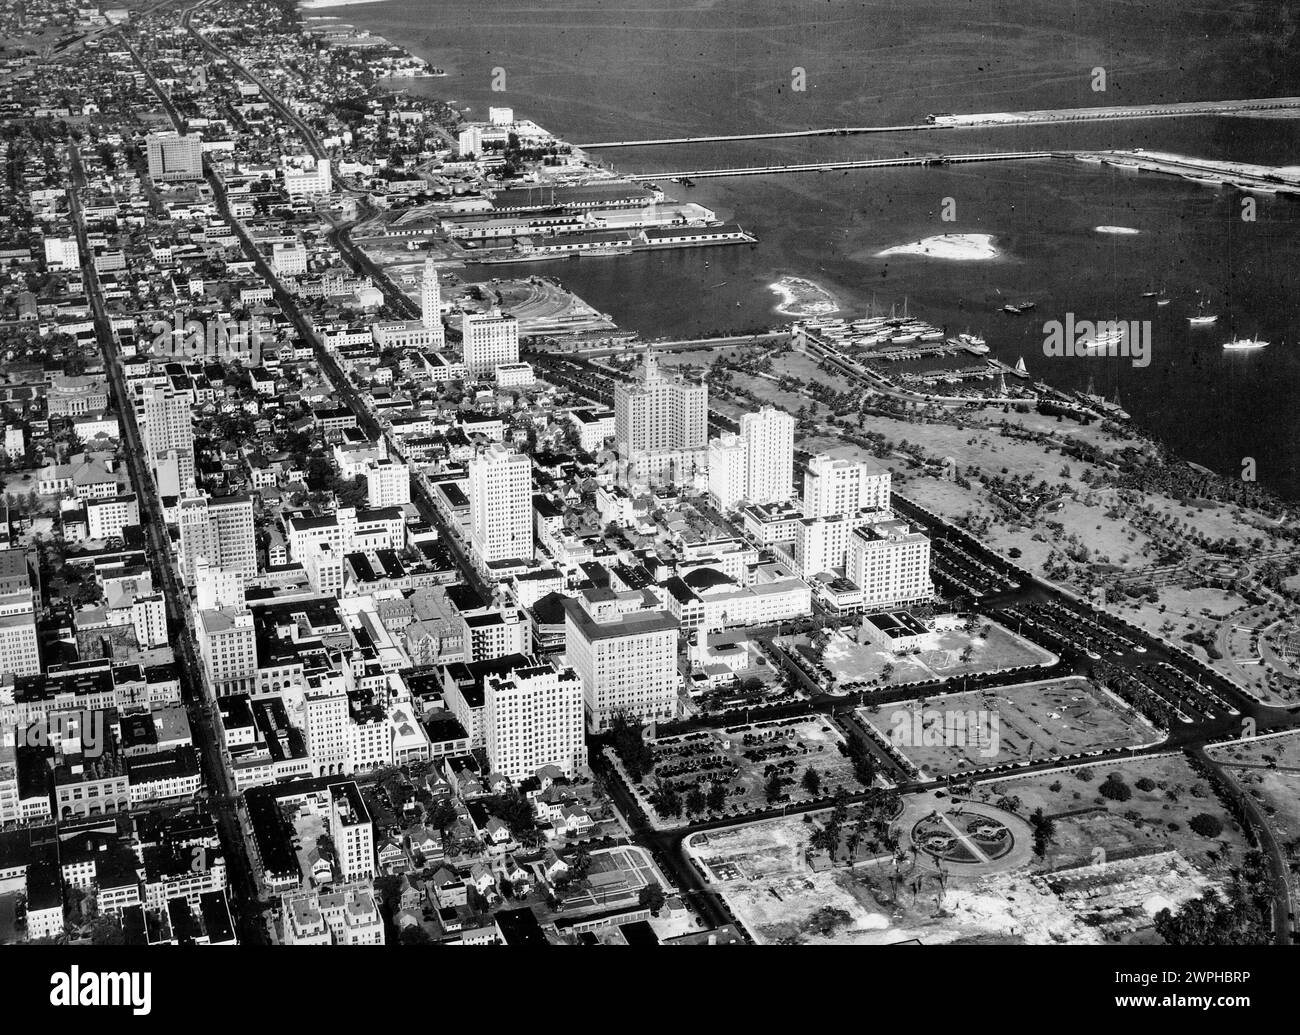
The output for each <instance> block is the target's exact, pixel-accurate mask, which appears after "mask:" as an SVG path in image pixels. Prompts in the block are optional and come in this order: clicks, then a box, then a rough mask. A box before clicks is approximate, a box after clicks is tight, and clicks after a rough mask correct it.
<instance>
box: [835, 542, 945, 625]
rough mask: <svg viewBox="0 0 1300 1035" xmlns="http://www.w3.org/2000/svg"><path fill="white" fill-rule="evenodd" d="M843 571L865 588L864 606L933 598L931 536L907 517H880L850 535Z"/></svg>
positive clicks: (902, 604) (878, 605)
mask: <svg viewBox="0 0 1300 1035" xmlns="http://www.w3.org/2000/svg"><path fill="white" fill-rule="evenodd" d="M844 574H845V576H846V577H847V578H848V580H849V581H850V582H852V583H854V584H855V585H857V586H860V587H861V588H862V606H863V608H864V609H878V608H887V607H889V608H892V607H904V606H907V605H910V604H917V603H928V602H929V601H931V600H933V599H934V584H933V583H932V582H931V581H930V540H929V538H928V537H927V536H926V535H925V534H924V533H922V532H915V531H913V530H912V526H911V525H909V524H908V523H907V522H906V521H880V522H877V523H875V524H871V525H865V526H863V527H862V528H859V529H857V530H856V531H855V532H854V533H853V535H852V536H850V537H849V542H848V557H847V561H846V563H845V571H844Z"/></svg>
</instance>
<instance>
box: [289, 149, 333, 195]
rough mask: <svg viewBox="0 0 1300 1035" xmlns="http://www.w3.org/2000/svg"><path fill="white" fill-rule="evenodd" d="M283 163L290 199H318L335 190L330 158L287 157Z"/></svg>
mask: <svg viewBox="0 0 1300 1035" xmlns="http://www.w3.org/2000/svg"><path fill="white" fill-rule="evenodd" d="M282 162H283V165H284V169H283V173H284V192H285V193H286V194H288V195H289V197H290V198H295V199H296V198H318V197H320V196H321V195H323V194H328V193H329V192H330V191H331V190H332V189H333V185H334V181H333V175H332V174H331V172H330V163H329V159H328V158H320V159H315V158H311V157H310V156H302V157H285V158H283V159H282Z"/></svg>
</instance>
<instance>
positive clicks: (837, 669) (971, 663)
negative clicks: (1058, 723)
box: [821, 621, 1054, 686]
mask: <svg viewBox="0 0 1300 1035" xmlns="http://www.w3.org/2000/svg"><path fill="white" fill-rule="evenodd" d="M983 624H984V625H987V626H988V627H989V634H988V636H987V637H984V636H981V635H980V632H981V631H982V627H981V629H977V630H976V631H975V633H973V634H970V633H966V632H964V631H963V630H962V629H960V628H949V629H939V630H936V631H935V632H933V633H931V634H930V635H929V637H927V641H926V646H925V648H924V649H923V650H922V651H921V652H920V653H919V654H909V655H905V656H902V657H895V656H894V655H893V654H891V653H890V652H889V651H887V650H885V649H884V648H882V647H879V646H877V645H876V644H874V643H858V642H856V641H855V640H853V639H850V637H849V636H848V634H846V633H844V632H836V633H834V634H832V636H831V638H830V640H829V641H828V642H827V644H826V647H825V649H824V650H823V651H822V657H821V662H822V664H823V665H825V666H826V667H827V668H828V669H829V670H830V672H831V675H832V676H834V678H835V682H836V685H837V686H843V685H845V684H852V683H863V682H870V681H871V680H873V679H879V678H880V676H881V673H882V672H883V671H884V668H885V666H886V665H889V664H892V665H893V675H892V677H891V678H890V680H889V682H890V683H894V684H897V683H911V682H916V681H918V680H925V679H951V678H954V677H961V676H964V675H974V674H975V673H977V672H1001V671H1004V670H1006V669H1010V668H1018V667H1020V666H1022V665H1040V664H1050V663H1051V662H1052V661H1053V660H1054V659H1053V656H1052V655H1051V654H1050V653H1049V652H1047V651H1045V650H1043V649H1042V648H1041V647H1036V646H1034V645H1033V644H1032V643H1030V642H1029V641H1028V640H1025V639H1022V638H1021V637H1019V636H1017V635H1016V634H1015V633H1013V632H1011V631H1010V630H1008V629H1005V628H1003V627H1002V626H1000V625H998V624H997V623H996V622H992V621H986V622H984V623H983ZM968 647H969V648H970V650H971V654H970V660H968V661H962V653H963V652H964V651H965V650H966V649H967V648H968Z"/></svg>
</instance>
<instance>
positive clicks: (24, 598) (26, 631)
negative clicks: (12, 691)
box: [0, 588, 41, 676]
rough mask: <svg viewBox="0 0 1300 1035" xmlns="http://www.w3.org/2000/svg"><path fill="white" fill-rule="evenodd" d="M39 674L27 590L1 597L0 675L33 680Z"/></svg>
mask: <svg viewBox="0 0 1300 1035" xmlns="http://www.w3.org/2000/svg"><path fill="white" fill-rule="evenodd" d="M40 671H41V652H40V646H39V644H38V642H37V636H36V612H35V604H34V601H33V599H32V593H31V590H30V588H29V589H27V590H25V591H23V592H20V593H10V594H7V595H5V596H2V597H0V675H8V674H12V675H15V676H34V675H36V674H37V673H39V672H40Z"/></svg>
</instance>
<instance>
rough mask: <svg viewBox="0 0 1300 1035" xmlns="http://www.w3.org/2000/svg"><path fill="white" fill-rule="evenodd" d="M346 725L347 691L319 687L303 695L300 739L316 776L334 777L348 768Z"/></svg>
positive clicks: (347, 727) (348, 742)
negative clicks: (303, 743)
mask: <svg viewBox="0 0 1300 1035" xmlns="http://www.w3.org/2000/svg"><path fill="white" fill-rule="evenodd" d="M348 723H349V718H348V694H347V691H346V690H343V689H341V688H338V687H320V688H318V689H308V690H306V691H304V693H303V739H304V741H305V744H306V748H307V757H308V759H309V760H310V761H311V766H312V770H313V771H314V772H315V775H317V776H334V775H337V774H340V773H342V772H344V770H345V769H346V768H347V760H348V749H349V748H350V747H351V730H350V728H349V726H348Z"/></svg>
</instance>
